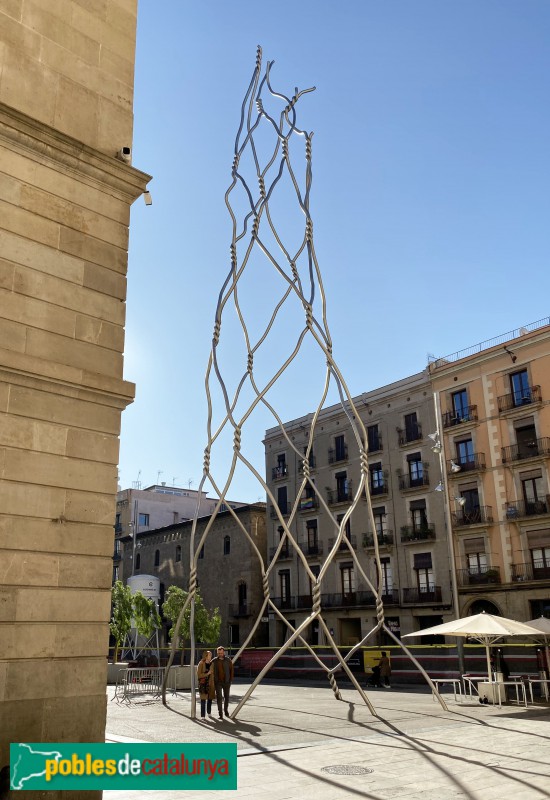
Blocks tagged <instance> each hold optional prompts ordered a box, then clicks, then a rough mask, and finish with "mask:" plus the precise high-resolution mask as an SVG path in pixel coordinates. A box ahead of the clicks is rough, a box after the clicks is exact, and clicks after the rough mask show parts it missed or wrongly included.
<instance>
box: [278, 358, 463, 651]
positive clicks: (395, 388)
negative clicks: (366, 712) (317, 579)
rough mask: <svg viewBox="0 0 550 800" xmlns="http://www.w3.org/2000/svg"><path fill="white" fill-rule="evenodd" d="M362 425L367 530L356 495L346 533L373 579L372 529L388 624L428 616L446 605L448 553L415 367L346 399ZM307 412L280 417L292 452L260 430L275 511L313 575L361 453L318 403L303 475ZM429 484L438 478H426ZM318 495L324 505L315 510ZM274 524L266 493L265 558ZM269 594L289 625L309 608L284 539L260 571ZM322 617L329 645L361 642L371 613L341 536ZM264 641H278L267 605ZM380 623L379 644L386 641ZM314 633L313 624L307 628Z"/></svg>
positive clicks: (300, 572) (406, 624) (426, 385)
mask: <svg viewBox="0 0 550 800" xmlns="http://www.w3.org/2000/svg"><path fill="white" fill-rule="evenodd" d="M354 405H355V407H356V409H357V411H358V413H359V415H360V417H361V419H362V421H363V423H364V425H365V428H366V429H367V436H368V447H369V456H368V458H369V476H370V477H369V480H370V486H369V490H370V495H371V498H372V506H373V512H374V523H375V529H374V530H372V529H371V528H370V525H369V522H368V518H367V504H366V501H365V500H361V501H360V502H359V505H358V506H357V508H356V510H355V511H354V513H353V514H352V516H351V518H350V520H349V525H348V529H347V538H348V541H349V542H350V544H351V546H352V548H353V550H354V552H355V553H356V555H357V558H358V560H359V563H360V564H361V566H362V568H363V569H364V571H365V573H366V574H367V575H368V576H369V578H370V580H371V581H372V583H373V585H374V586H376V584H377V575H376V569H375V561H374V541H373V540H374V537H375V536H376V537H377V539H378V543H379V547H380V556H381V563H382V575H381V583H382V591H383V597H384V604H385V614H386V620H387V622H388V625H389V626H390V628H391V629H392V630H393V631H394V632H395V633H396V634H398V635H399V634H402V633H408V632H410V631H413V630H417V629H419V628H425V627H429V626H431V625H435V624H438V623H441V622H444V621H447V620H448V619H451V618H452V616H453V611H452V609H453V602H454V601H453V597H452V594H451V580H450V569H451V563H450V552H449V542H448V536H447V530H446V522H445V513H444V496H443V493H442V492H441V491H440V489H441V473H440V464H439V460H438V457H437V456H436V454H434V452H433V451H432V445H433V441H432V440H431V439H429V438H428V434H429V433H430V432H433V431H435V430H436V428H437V421H436V411H435V405H434V397H433V391H432V387H431V384H430V379H429V375H428V373H427V372H422V373H419V374H416V375H413V376H411V377H409V378H405V379H403V380H401V381H397V382H396V383H393V384H391V385H389V386H384V387H382V388H380V389H377V390H375V391H372V392H368V393H366V394H363V395H361V396H359V397H357V398H354ZM310 423H311V417H310V416H306V417H303V418H300V419H297V420H294V421H292V422H288V423H286V424H285V430H286V431H287V433H288V436H289V438H290V440H291V442H292V443H293V445H294V447H295V448H296V450H297V452H298V454H299V455H298V454H297V453H296V452H295V451H294V450H293V449H291V448H289V446H288V444H287V442H286V440H285V439H284V437H283V436H282V434H281V430H280V429H279V428H273V429H270V430H268V431H267V433H266V438H265V442H264V444H265V453H266V475H267V483H268V486H269V489H270V492H271V494H272V496H273V498H274V499H275V501H276V504H277V506H278V508H279V509H280V510H281V513H282V515H283V518H284V521H285V523H286V524H288V525H289V526H290V530H291V531H292V533H293V535H294V537H295V539H296V541H297V542H298V545H299V547H300V549H301V551H302V552H303V554H304V555H305V557H306V558H307V561H308V564H309V565H310V568H311V570H312V572H313V574H314V575H317V574H318V573H319V570H320V568H321V564H322V562H323V560H324V559H325V558H326V556H327V554H328V553H329V552H330V551H331V549H332V547H333V545H334V540H335V536H336V535H337V526H336V523H337V522H339V521H340V520H341V519H342V518H343V516H344V514H345V513H346V511H347V509H348V508H349V506H350V504H351V502H352V500H353V498H354V497H355V492H356V487H357V486H358V483H359V452H358V449H357V444H356V442H355V438H354V437H352V435H351V427H350V424H349V422H348V419H347V416H346V414H345V413H344V411H343V409H342V408H341V406H340V405H338V406H333V407H330V408H326V409H324V410H323V411H322V412H321V414H320V416H319V419H318V423H317V426H316V429H315V431H314V441H313V446H312V450H311V456H310V459H309V463H310V472H311V484H308V485H305V486H304V484H303V470H302V464H303V455H302V454H303V453H305V451H306V448H307V446H308V443H309V441H308V438H307V437H308V431H309V428H310ZM436 487H437V489H436ZM319 495H322V496H323V497H324V499H325V500H326V502H327V504H328V506H329V508H330V511H331V516H330V518H327V515H326V513H325V512H324V511H322V510H321V508H320V504H319V500H318V497H319ZM283 532H284V529H283V526H282V525H281V520H280V519H279V517H278V514H277V511H276V508H275V506H274V505H273V504H271V503H269V504H268V546H269V557H270V559H273V557H274V556H275V551H276V549H277V546H278V543H279V541H280V538H281V536H282V534H283ZM270 578H271V580H270V585H271V595H272V597H273V598H274V601H275V604H276V605H277V607H278V608H279V609H280V611H281V613H282V614H284V616H285V617H286V618H287V619H288V620H289V621H292V623H293V624H296V625H299V624H300V623H301V622H302V621H303V620H304V619H306V617H307V615H308V612H309V609H310V608H311V583H310V578H309V576H308V575H307V573H306V572H305V570H304V567H303V564H302V562H301V560H300V558H299V557H298V556H297V555H296V552H295V550H294V549H293V548H292V547H291V546H286V545H285V546H283V549H282V550H281V552H280V553H279V556H278V558H277V561H276V564H274V565H272V568H271V573H270ZM322 602H323V617H324V619H325V621H326V623H327V627H328V628H329V629H331V630H332V631H333V633H334V637H335V639H336V641H337V643H338V644H341V645H351V644H354V643H356V642H358V641H360V640H361V639H362V638H363V637H364V636H365V635H366V633H367V632H368V631H370V630H371V629H372V627H373V626H374V624H375V622H376V612H375V603H374V595H373V593H372V591H370V590H369V588H368V586H367V585H366V584H365V581H364V580H362V577H361V576H360V573H358V570H357V569H356V568H355V567H354V563H353V560H352V558H350V552H349V549H348V547H347V545H343V546H342V547H341V548H340V549H339V550H338V552H337V553H336V555H335V558H334V560H333V563H332V565H331V567H330V570H329V572H328V573H327V574H326V576H325V578H324V581H323V587H322ZM271 617H272V619H271V621H270V643H271V644H272V645H275V644H281V643H282V642H283V641H284V639H285V638H286V636H287V629H286V626H285V624H284V623H283V622H282V621H281V620H278V619H276V615H271ZM385 636H386V635H385V634H384V633H381V634H379V643H381V644H384V643H386V639H385ZM306 638H307V639H308V641H309V642H310V643H311V644H323V643H324V642H323V641H322V636H321V635H320V632H319V628H318V626H317V625H315V627H313V628H311V629H310V630H309V631H308V633H307V634H306Z"/></svg>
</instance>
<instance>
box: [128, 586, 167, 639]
mask: <svg viewBox="0 0 550 800" xmlns="http://www.w3.org/2000/svg"><path fill="white" fill-rule="evenodd" d="M134 619H135V622H136V628H137V631H138V633H139V634H141V636H146V637H147V638H149V636H152V634H153V631H154V630H156V629H157V628H160V627H161V625H162V622H161V619H160V616H159V613H158V611H157V606H156V604H155V601H154V600H151V598H149V597H145V596H144V595H143V594H142V593H141V592H136V593H135V595H134Z"/></svg>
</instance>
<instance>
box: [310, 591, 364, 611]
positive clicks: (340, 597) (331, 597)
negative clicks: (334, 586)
mask: <svg viewBox="0 0 550 800" xmlns="http://www.w3.org/2000/svg"><path fill="white" fill-rule="evenodd" d="M375 602H376V601H375V597H374V594H373V593H372V592H350V593H349V594H342V593H341V592H338V593H336V594H324V595H322V596H321V603H322V605H323V608H337V607H342V606H343V607H347V606H373V605H375Z"/></svg>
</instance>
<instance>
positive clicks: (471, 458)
mask: <svg viewBox="0 0 550 800" xmlns="http://www.w3.org/2000/svg"><path fill="white" fill-rule="evenodd" d="M454 464H456V465H457V466H459V467H460V472H474V471H475V470H477V469H485V453H470V454H469V455H467V456H457V457H456V458H449V459H448V460H447V472H448V473H449V474H450V475H452V474H453V473H454V472H456V470H453V465H454ZM457 474H458V473H457Z"/></svg>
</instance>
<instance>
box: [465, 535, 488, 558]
mask: <svg viewBox="0 0 550 800" xmlns="http://www.w3.org/2000/svg"><path fill="white" fill-rule="evenodd" d="M484 552H485V539H484V538H483V536H478V537H477V538H476V539H465V540H464V553H465V554H466V555H469V554H470V553H484Z"/></svg>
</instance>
